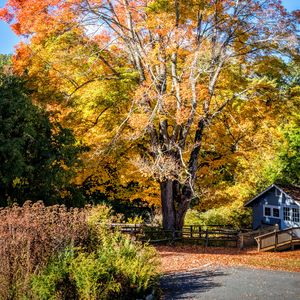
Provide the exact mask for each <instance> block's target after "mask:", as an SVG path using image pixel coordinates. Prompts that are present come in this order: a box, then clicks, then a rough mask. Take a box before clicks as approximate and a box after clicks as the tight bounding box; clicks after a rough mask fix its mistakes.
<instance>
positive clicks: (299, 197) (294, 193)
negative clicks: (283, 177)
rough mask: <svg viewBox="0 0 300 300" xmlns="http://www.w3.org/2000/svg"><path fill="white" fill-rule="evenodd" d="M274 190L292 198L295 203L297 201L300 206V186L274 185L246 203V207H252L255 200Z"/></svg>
mask: <svg viewBox="0 0 300 300" xmlns="http://www.w3.org/2000/svg"><path fill="white" fill-rule="evenodd" d="M272 188H277V189H278V190H280V191H281V192H283V193H284V194H286V195H287V196H289V197H291V198H292V199H293V200H294V201H296V202H297V203H298V204H299V205H300V186H296V185H279V184H272V185H270V186H269V187H268V188H266V189H265V190H264V191H262V192H261V193H259V194H258V195H257V196H255V197H254V198H252V199H251V200H249V201H248V202H246V203H245V205H244V206H245V207H247V206H250V204H251V203H253V202H254V201H255V200H257V199H258V198H260V197H261V196H262V195H263V194H265V193H266V192H268V191H269V190H271V189H272Z"/></svg>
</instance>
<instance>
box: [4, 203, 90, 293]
mask: <svg viewBox="0 0 300 300" xmlns="http://www.w3.org/2000/svg"><path fill="white" fill-rule="evenodd" d="M86 217H87V209H78V208H73V209H67V208H66V207H65V206H63V205H55V206H50V207H45V206H44V204H43V202H41V201H39V202H36V203H34V204H32V202H31V201H27V202H25V204H24V205H23V207H19V206H13V207H11V208H0V299H18V298H21V297H22V296H24V295H26V293H27V291H28V289H27V287H28V284H29V279H30V275H31V274H32V273H37V272H38V271H39V270H40V269H41V268H42V267H44V265H45V264H46V263H47V262H48V259H49V258H50V257H52V256H53V255H55V254H56V253H58V252H59V251H61V250H63V249H64V248H65V247H66V246H68V245H72V246H77V245H80V244H82V243H83V242H84V241H86V239H87V238H88V226H87V223H86Z"/></svg>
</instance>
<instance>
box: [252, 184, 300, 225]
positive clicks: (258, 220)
mask: <svg viewBox="0 0 300 300" xmlns="http://www.w3.org/2000/svg"><path fill="white" fill-rule="evenodd" d="M265 205H269V206H275V207H278V208H279V218H274V217H272V216H267V217H266V216H264V206H265ZM285 206H286V207H290V208H291V207H298V208H299V205H298V204H297V203H296V202H295V201H293V199H292V198H290V197H287V196H286V194H284V193H282V192H281V191H280V190H279V189H277V188H276V187H273V188H272V189H270V190H269V191H268V192H266V193H264V194H263V195H261V197H260V198H259V199H257V201H255V203H254V204H253V206H252V209H253V228H254V229H256V228H258V227H260V226H261V225H262V224H269V225H275V224H278V225H279V228H280V229H285V228H289V227H298V226H300V222H293V221H285V220H284V217H283V207H285Z"/></svg>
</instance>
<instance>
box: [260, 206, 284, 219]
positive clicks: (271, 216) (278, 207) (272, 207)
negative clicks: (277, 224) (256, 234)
mask: <svg viewBox="0 0 300 300" xmlns="http://www.w3.org/2000/svg"><path fill="white" fill-rule="evenodd" d="M265 207H268V208H270V209H271V215H270V216H266V215H265ZM274 208H277V209H278V210H279V217H274V216H273V209H274ZM263 214H264V217H265V218H273V219H281V218H280V206H276V205H268V204H264V205H263Z"/></svg>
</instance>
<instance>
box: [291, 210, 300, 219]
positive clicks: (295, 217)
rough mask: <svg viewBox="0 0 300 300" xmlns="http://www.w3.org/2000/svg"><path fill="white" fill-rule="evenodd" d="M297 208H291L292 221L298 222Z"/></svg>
mask: <svg viewBox="0 0 300 300" xmlns="http://www.w3.org/2000/svg"><path fill="white" fill-rule="evenodd" d="M299 219H300V218H299V208H296V207H293V208H292V221H293V222H299Z"/></svg>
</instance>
